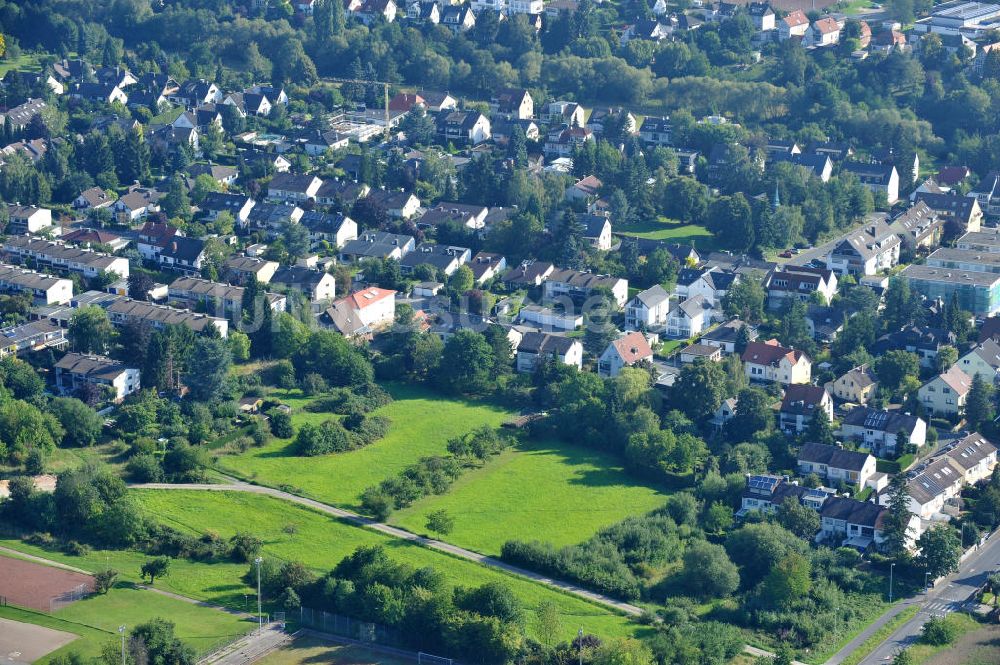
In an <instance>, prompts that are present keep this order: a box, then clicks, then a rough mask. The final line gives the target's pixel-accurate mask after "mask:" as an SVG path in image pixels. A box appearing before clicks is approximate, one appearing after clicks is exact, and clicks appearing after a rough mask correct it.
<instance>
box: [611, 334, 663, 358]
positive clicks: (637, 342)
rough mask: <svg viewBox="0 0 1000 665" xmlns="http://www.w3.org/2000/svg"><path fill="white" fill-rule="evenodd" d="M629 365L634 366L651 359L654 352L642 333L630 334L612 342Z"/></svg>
mask: <svg viewBox="0 0 1000 665" xmlns="http://www.w3.org/2000/svg"><path fill="white" fill-rule="evenodd" d="M611 344H612V346H614V347H615V349H616V350H617V351H618V355H620V356H621V357H622V360H624V361H625V363H626V364H627V365H634V364H635V363H637V362H639V361H640V360H642V359H644V358H651V357H652V356H653V350H652V349H651V348H649V342H647V341H646V338H645V337H644V336H643V334H642V333H641V332H630V333H629V334H627V335H625V336H624V337H619V338H618V339H616V340H615V341H613V342H611Z"/></svg>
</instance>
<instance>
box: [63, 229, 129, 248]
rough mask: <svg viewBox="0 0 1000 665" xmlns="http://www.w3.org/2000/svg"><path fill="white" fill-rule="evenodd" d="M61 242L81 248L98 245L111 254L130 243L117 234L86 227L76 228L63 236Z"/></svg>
mask: <svg viewBox="0 0 1000 665" xmlns="http://www.w3.org/2000/svg"><path fill="white" fill-rule="evenodd" d="M62 241H63V242H65V243H69V244H71V245H79V246H81V247H93V246H94V245H100V246H102V247H107V248H109V249H110V250H111V251H112V252H117V251H120V250H123V249H125V248H126V247H128V246H129V244H130V243H131V241H130V240H129V239H128V238H125V237H122V236H120V235H118V234H117V233H112V232H111V231H105V230H103V229H91V228H87V227H77V228H76V230H74V231H70V232H69V233H66V234H64V235H63V236H62Z"/></svg>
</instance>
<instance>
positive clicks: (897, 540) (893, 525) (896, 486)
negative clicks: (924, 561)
mask: <svg viewBox="0 0 1000 665" xmlns="http://www.w3.org/2000/svg"><path fill="white" fill-rule="evenodd" d="M886 493H887V495H888V497H889V501H888V502H887V503H886V508H888V514H887V515H886V516H885V518H884V520H883V523H882V524H883V525H882V533H884V534H885V543H884V547H885V550H886V552H887V553H888V554H889V555H890V556H900V555H902V554H904V553H905V552H906V551H907V548H906V545H907V543H908V542H909V535H908V534H907V530H908V529H909V526H910V519H911V517H912V516H913V514H912V513H911V512H910V496H909V494H908V492H907V489H906V475H905V474H903V473H897V474H895V475H894V476H893V477H892V478H891V479H890V480H889V488H888V490H887V492H886Z"/></svg>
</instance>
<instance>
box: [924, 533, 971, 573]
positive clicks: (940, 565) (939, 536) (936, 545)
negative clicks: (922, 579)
mask: <svg viewBox="0 0 1000 665" xmlns="http://www.w3.org/2000/svg"><path fill="white" fill-rule="evenodd" d="M917 547H918V548H919V549H920V556H919V557H918V562H919V563H920V565H921V566H923V568H924V569H925V571H926V572H928V573H930V576H931V578H933V579H937V578H939V577H942V576H944V575H947V574H948V573H953V572H955V571H956V570H958V564H959V558H960V557H961V556H962V541H961V539H960V538H959V535H958V532H957V531H955V529H954V527H952V526H950V525H948V524H937V525H935V526H933V527H931V528H930V529H927V530H926V531H924V532H923V534H921V536H920V539H919V540H917Z"/></svg>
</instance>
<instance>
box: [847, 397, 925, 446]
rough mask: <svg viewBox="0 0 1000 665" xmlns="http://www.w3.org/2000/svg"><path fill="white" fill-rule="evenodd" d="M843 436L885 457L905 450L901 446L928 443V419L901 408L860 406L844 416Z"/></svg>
mask: <svg viewBox="0 0 1000 665" xmlns="http://www.w3.org/2000/svg"><path fill="white" fill-rule="evenodd" d="M840 436H841V437H843V438H844V439H845V440H846V439H850V440H852V441H857V442H858V443H859V444H861V445H862V446H864V447H865V448H868V449H869V450H871V451H872V452H873V453H874V454H876V455H878V456H880V457H884V456H887V455H895V454H896V453H899V452H902V450H903V448H902V446H906V445H912V446H914V447H916V448H921V447H923V446H924V444H926V443H927V422H926V421H925V420H924V419H923V418H919V417H917V416H913V415H910V414H908V413H905V412H903V411H900V410H898V409H894V410H892V411H886V410H882V409H872V408H866V407H858V408H856V409H851V410H850V411H849V412H848V413H847V415H846V416H844V418H843V419H842V420H841V423H840Z"/></svg>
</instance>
